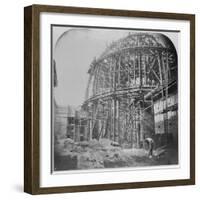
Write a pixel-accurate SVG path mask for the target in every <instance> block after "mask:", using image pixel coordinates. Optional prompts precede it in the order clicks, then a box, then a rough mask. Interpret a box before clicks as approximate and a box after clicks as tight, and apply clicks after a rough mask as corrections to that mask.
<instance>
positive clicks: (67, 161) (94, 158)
mask: <svg viewBox="0 0 200 200" xmlns="http://www.w3.org/2000/svg"><path fill="white" fill-rule="evenodd" d="M172 164H178V152H177V150H176V148H175V147H173V146H170V147H164V148H160V149H155V150H154V156H153V157H152V158H149V157H148V151H147V150H144V149H135V148H134V149H122V148H121V147H119V146H118V145H117V144H115V143H112V142H111V141H110V140H108V139H101V140H100V141H97V140H91V141H89V142H88V141H83V142H78V143H76V142H74V141H73V140H71V139H62V140H58V141H57V142H56V143H55V154H54V170H55V171H60V170H81V169H100V168H120V167H144V166H158V165H172Z"/></svg>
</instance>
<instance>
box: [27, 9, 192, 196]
mask: <svg viewBox="0 0 200 200" xmlns="http://www.w3.org/2000/svg"><path fill="white" fill-rule="evenodd" d="M24 76H25V82H24V92H25V99H24V111H25V113H24V191H25V192H28V193H30V194H43V193H61V192H82V191H97V190H111V189H126V188H141V187H160V186H175V185H192V184H194V183H195V16H194V15H192V14H180V13H179V14H178V13H161V12H146V11H145V12H143V11H131V10H112V9H99V8H98V9H96V8H79V7H62V6H48V5H32V6H29V7H26V8H25V9H24Z"/></svg>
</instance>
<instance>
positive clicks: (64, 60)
mask: <svg viewBox="0 0 200 200" xmlns="http://www.w3.org/2000/svg"><path fill="white" fill-rule="evenodd" d="M129 32H130V33H133V32H135V31H133V30H131V31H129V30H112V29H94V28H80V27H77V28H76V27H71V28H70V27H58V26H54V27H53V30H52V34H53V35H52V39H53V42H52V48H53V58H54V59H55V61H56V69H57V77H58V86H57V87H56V88H55V99H56V102H57V103H58V105H62V106H67V105H73V106H79V105H81V104H82V103H83V101H84V97H85V91H86V87H87V82H88V77H89V76H88V74H87V71H88V69H89V66H90V63H91V62H92V60H93V58H94V57H97V58H98V56H100V54H101V53H102V52H103V51H104V50H105V48H106V46H108V45H109V44H110V43H111V42H112V41H115V40H118V39H120V38H122V37H126V36H127V35H128V33H129ZM140 32H141V31H140ZM154 33H155V32H154ZM163 34H165V35H166V36H168V37H169V38H170V39H171V40H172V42H173V43H174V45H175V47H176V49H177V48H178V39H177V38H178V37H177V36H178V33H174V32H164V33H163Z"/></svg>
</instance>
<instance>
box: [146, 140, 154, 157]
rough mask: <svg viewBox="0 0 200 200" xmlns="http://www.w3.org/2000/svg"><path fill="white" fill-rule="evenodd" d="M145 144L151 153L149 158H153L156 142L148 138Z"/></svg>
mask: <svg viewBox="0 0 200 200" xmlns="http://www.w3.org/2000/svg"><path fill="white" fill-rule="evenodd" d="M145 142H146V143H147V145H148V151H149V152H148V156H149V158H152V157H153V148H154V140H153V139H152V138H150V137H148V138H146V139H145Z"/></svg>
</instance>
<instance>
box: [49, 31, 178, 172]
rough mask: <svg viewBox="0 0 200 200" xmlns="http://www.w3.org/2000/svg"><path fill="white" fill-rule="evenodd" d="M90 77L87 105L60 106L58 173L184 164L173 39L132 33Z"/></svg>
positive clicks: (111, 49) (113, 47)
mask: <svg viewBox="0 0 200 200" xmlns="http://www.w3.org/2000/svg"><path fill="white" fill-rule="evenodd" d="M54 69H56V61H55V62H54ZM57 70H58V69H57ZM87 73H88V75H89V80H88V84H87V86H86V90H85V99H84V100H83V103H82V105H80V106H79V107H76V108H74V107H71V106H70V105H69V106H68V107H65V108H63V107H59V105H56V103H54V136H53V138H54V140H53V141H54V160H53V161H54V162H53V170H54V171H62V170H78V169H80V170H83V169H99V168H121V167H123V168H124V167H144V166H145V167H148V166H158V165H173V164H178V57H177V51H176V48H175V46H174V44H173V43H172V41H171V40H170V39H169V38H168V37H167V36H165V35H164V34H160V33H146V32H137V33H129V34H128V35H127V36H125V37H123V38H121V39H119V40H117V41H114V42H112V43H111V44H109V45H108V47H107V48H106V49H105V50H104V51H103V52H102V54H101V56H99V57H95V58H94V59H93V61H92V62H91V64H90V66H88V72H87ZM54 82H55V81H54ZM56 84H57V83H56ZM58 84H59V82H58ZM54 86H55V87H56V85H55V84H54ZM149 138H150V139H151V141H152V143H153V147H152V156H151V157H149V148H150V146H149V145H150V144H149V143H148V140H147V139H149Z"/></svg>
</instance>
